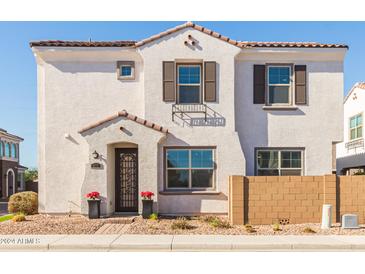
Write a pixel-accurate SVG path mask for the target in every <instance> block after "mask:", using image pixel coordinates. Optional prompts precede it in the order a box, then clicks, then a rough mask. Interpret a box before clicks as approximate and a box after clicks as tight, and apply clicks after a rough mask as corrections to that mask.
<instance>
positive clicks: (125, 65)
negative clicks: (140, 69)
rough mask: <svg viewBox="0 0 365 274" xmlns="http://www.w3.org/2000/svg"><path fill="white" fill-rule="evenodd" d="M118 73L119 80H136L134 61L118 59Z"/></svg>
mask: <svg viewBox="0 0 365 274" xmlns="http://www.w3.org/2000/svg"><path fill="white" fill-rule="evenodd" d="M117 74H118V79H119V80H134V78H135V77H134V62H133V61H118V62H117Z"/></svg>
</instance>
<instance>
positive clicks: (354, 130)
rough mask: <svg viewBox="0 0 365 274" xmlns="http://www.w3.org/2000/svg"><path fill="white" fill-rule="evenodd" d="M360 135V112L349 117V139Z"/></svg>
mask: <svg viewBox="0 0 365 274" xmlns="http://www.w3.org/2000/svg"><path fill="white" fill-rule="evenodd" d="M361 137H362V113H361V114H357V115H355V116H353V117H351V118H350V140H354V139H358V138H361Z"/></svg>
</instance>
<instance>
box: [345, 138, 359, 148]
mask: <svg viewBox="0 0 365 274" xmlns="http://www.w3.org/2000/svg"><path fill="white" fill-rule="evenodd" d="M345 147H346V148H347V149H354V148H358V147H364V138H360V139H356V140H352V141H350V142H347V143H345Z"/></svg>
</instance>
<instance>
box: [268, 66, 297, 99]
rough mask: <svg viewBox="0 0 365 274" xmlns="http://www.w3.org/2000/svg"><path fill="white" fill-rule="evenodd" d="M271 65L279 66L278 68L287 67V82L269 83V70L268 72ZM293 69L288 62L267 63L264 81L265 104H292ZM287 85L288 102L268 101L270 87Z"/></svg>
mask: <svg viewBox="0 0 365 274" xmlns="http://www.w3.org/2000/svg"><path fill="white" fill-rule="evenodd" d="M273 67H276V68H277V67H279V68H289V84H270V83H269V80H270V78H269V72H270V68H273ZM292 73H293V69H292V65H288V64H282V65H280V64H278V65H267V69H266V79H267V83H266V105H267V106H292V105H293V101H294V100H293V97H294V96H293V75H292ZM271 86H272V87H289V90H288V92H289V96H288V97H289V102H288V103H270V87H271Z"/></svg>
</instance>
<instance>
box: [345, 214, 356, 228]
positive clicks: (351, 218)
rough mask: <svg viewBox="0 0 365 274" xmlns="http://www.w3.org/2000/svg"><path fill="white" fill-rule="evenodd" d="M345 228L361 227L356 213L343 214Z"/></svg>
mask: <svg viewBox="0 0 365 274" xmlns="http://www.w3.org/2000/svg"><path fill="white" fill-rule="evenodd" d="M341 227H342V228H343V229H351V228H352V229H353V228H359V223H358V218H357V215H356V214H344V215H342V226H341Z"/></svg>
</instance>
